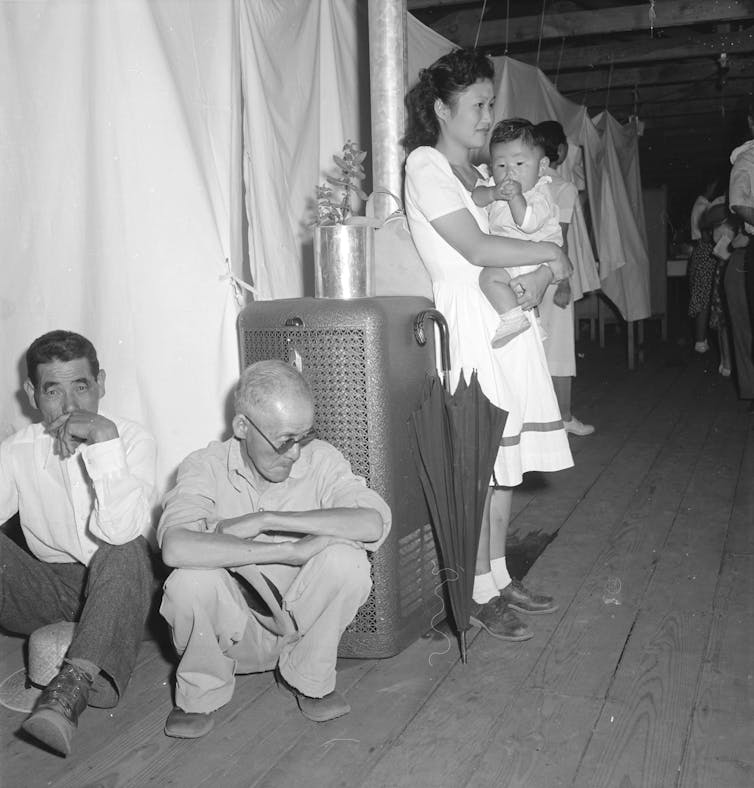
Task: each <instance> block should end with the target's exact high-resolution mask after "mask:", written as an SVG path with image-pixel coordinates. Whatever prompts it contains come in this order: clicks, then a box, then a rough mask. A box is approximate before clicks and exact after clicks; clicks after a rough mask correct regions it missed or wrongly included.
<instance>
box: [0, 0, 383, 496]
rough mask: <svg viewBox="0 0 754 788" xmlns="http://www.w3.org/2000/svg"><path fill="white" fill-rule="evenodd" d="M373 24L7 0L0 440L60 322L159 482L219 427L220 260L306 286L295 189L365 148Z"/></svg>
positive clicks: (341, 14)
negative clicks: (147, 442)
mask: <svg viewBox="0 0 754 788" xmlns="http://www.w3.org/2000/svg"><path fill="white" fill-rule="evenodd" d="M367 40H368V39H367V30H366V7H365V4H363V3H359V2H358V1H357V0H318V2H311V1H310V0H212V1H211V2H208V0H107V2H91V0H13V2H10V1H9V0H0V106H2V107H3V112H2V113H1V114H0V144H1V146H2V151H3V156H2V159H1V160H0V168H2V169H1V170H0V173H1V174H2V182H1V183H0V255H1V259H2V261H3V262H2V268H0V277H1V279H0V369H1V370H2V378H1V379H2V380H3V389H2V391H0V438H2V437H4V436H5V435H7V434H9V433H10V432H12V431H13V430H14V429H17V428H18V427H20V426H22V425H23V424H24V423H26V422H27V421H28V420H29V418H33V416H34V414H33V413H32V412H30V411H29V409H28V408H26V407H25V406H24V405H23V398H22V397H20V396H19V395H18V391H19V389H20V385H21V376H22V374H23V372H24V363H23V353H24V351H25V350H26V348H27V347H28V345H29V343H30V342H31V340H32V339H34V338H35V337H36V336H38V335H40V334H42V333H44V332H46V331H48V330H50V329H52V328H67V329H71V330H74V331H79V332H81V333H83V334H85V335H86V336H88V337H89V338H90V339H92V341H93V342H94V343H95V345H96V347H97V348H98V351H99V353H100V358H101V361H102V364H103V367H104V368H105V369H106V370H107V372H108V381H107V395H106V398H105V400H104V401H103V403H102V408H103V410H107V409H110V410H111V411H112V412H114V413H118V414H121V415H123V416H126V417H129V418H133V419H136V420H138V421H141V422H142V423H144V424H145V425H146V426H147V427H148V428H149V429H150V430H152V431H153V432H154V433H155V435H156V437H157V442H158V446H159V469H158V470H159V480H158V481H159V483H160V486H161V487H164V486H165V485H166V483H167V482H168V480H169V477H170V475H171V474H172V472H173V471H174V469H175V467H176V465H177V464H178V462H180V460H181V459H183V457H184V456H186V454H188V453H189V452H190V451H192V450H194V449H196V448H198V447H200V446H203V445H205V444H206V443H207V442H208V441H210V440H213V439H216V438H218V437H220V436H221V435H222V434H223V433H224V432H225V431H226V428H227V406H228V404H229V398H228V394H229V392H230V389H231V387H232V384H233V382H234V381H235V380H236V378H237V375H238V345H237V339H236V329H235V321H236V317H237V312H238V306H239V304H238V302H237V300H236V298H235V295H234V289H233V287H232V286H231V280H230V278H229V275H230V274H232V275H233V276H234V277H237V278H239V279H246V280H248V279H251V281H252V283H253V285H254V286H255V288H256V291H257V297H258V298H283V297H296V296H301V295H303V294H304V288H305V284H306V279H307V275H306V274H307V270H308V269H311V259H310V258H308V259H307V257H306V246H307V235H308V231H307V230H306V227H305V224H306V219H307V203H308V200H309V199H310V198H311V197H313V195H314V187H315V185H316V184H317V183H319V182H321V181H322V180H323V173H324V171H325V170H329V168H330V166H331V164H332V158H331V157H332V154H333V153H336V152H338V151H339V150H340V148H341V147H342V145H343V143H344V142H345V141H346V139H349V138H350V139H352V140H355V141H357V142H359V143H360V144H363V145H364V146H365V147H368V144H369V140H368V138H367V139H364V140H362V139H360V128H362V127H364V126H365V127H366V128H367V130H368V122H367V123H366V124H364V123H363V122H361V121H360V120H359V118H360V117H363V116H364V107H367V108H368V106H369V94H368V90H366V88H365V86H366V85H368V48H367ZM242 140H243V145H245V147H244V148H243V149H242ZM243 181H245V190H246V191H245V203H246V204H245V208H246V211H247V214H246V215H247V218H248V227H247V241H248V248H249V254H248V265H245V264H244V260H243V252H242V249H243V236H244V228H243V226H242V224H243V223H242V216H243V210H244V183H243ZM309 254H311V250H310V249H309ZM307 266H308V269H307Z"/></svg>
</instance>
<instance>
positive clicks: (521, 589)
mask: <svg viewBox="0 0 754 788" xmlns="http://www.w3.org/2000/svg"><path fill="white" fill-rule="evenodd" d="M500 596H501V598H502V599H504V600H505V601H506V602H507V603H508V607H511V608H513V610H517V611H518V612H519V613H528V614H529V615H537V614H538V613H554V612H555V611H556V610H557V609H558V603H557V602H555V600H554V599H553V598H552V597H551V596H547V595H546V594H535V593H534V592H533V591H530V590H529V589H528V588H526V586H525V585H524V584H523V583H522V582H521V581H520V580H511V582H510V583H509V584H508V585H507V586H506V587H505V588H504V589H503V590H502V591H501V592H500Z"/></svg>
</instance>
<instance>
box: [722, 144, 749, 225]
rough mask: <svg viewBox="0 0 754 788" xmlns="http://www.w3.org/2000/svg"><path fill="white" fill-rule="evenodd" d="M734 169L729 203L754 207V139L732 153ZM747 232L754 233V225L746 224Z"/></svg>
mask: <svg viewBox="0 0 754 788" xmlns="http://www.w3.org/2000/svg"><path fill="white" fill-rule="evenodd" d="M730 162H731V164H732V165H733V169H732V170H731V171H730V182H729V183H728V205H731V206H733V205H743V206H746V207H748V208H754V140H749V142H746V143H744V144H743V145H740V146H739V147H738V148H736V149H735V150H734V151H733V153H731V154H730ZM744 226H745V227H746V232H747V233H749V234H752V235H754V225H751V224H749V223H748V222H747V223H746V224H745V225H744Z"/></svg>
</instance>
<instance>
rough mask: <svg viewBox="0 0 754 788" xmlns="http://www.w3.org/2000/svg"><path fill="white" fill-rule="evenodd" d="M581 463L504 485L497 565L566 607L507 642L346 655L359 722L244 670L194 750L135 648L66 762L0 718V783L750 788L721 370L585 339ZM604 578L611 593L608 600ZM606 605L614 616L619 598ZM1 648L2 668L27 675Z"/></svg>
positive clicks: (161, 666) (753, 775)
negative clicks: (311, 716)
mask: <svg viewBox="0 0 754 788" xmlns="http://www.w3.org/2000/svg"><path fill="white" fill-rule="evenodd" d="M582 350H583V352H584V354H585V357H584V358H583V359H581V360H580V362H579V364H580V373H581V374H580V376H579V378H577V379H576V382H575V384H574V412H575V413H576V415H577V416H578V417H579V418H580V419H582V420H583V421H586V422H591V423H594V424H595V425H596V426H597V428H598V429H597V432H596V433H595V434H594V435H592V436H589V437H585V438H578V437H572V438H571V446H572V450H573V454H574V460H575V465H574V467H573V468H571V469H568V470H566V471H563V472H560V473H557V474H529V475H528V476H527V478H526V479H525V483H524V485H522V487H521V488H520V489H518V490H517V491H516V492H515V494H514V500H513V512H514V521H513V525H512V529H511V535H510V550H511V555H512V556H516V560H517V561H518V559H519V558H520V563H517V566H520V567H521V568H523V570H525V569H526V568H528V566H529V565H530V564H531V562H532V561H533V560H534V558H535V557H536V553H537V552H538V551H539V550H541V549H542V548H543V547H544V546H545V545H546V548H545V549H544V552H543V553H542V554H541V555H539V557H538V558H536V561H535V562H534V564H533V567H532V568H531V570H530V571H529V573H528V575H527V584H530V585H532V586H533V587H535V588H542V589H543V590H548V591H550V592H551V593H555V594H556V595H557V598H558V601H559V603H560V608H559V610H558V611H557V612H556V613H555V614H553V615H548V616H537V617H530V618H529V619H528V622H529V623H530V625H531V626H532V629H533V630H534V632H535V636H534V637H533V638H532V639H531V640H530V641H527V642H525V643H521V644H507V643H502V642H500V641H497V640H495V639H493V638H491V637H490V636H489V635H487V634H486V633H484V632H481V633H480V632H479V631H478V630H476V629H472V630H471V632H470V646H469V661H468V663H467V664H465V665H464V664H461V663H460V662H459V660H458V647H457V643H456V641H455V638H452V639H449V638H448V630H447V628H446V625H445V624H443V625H440V626H439V627H438V629H437V631H435V632H431V633H429V634H428V635H427V636H425V637H421V638H418V639H417V640H416V641H415V642H414V643H412V644H411V645H410V646H409V647H408V648H407V649H405V650H404V651H403V652H402V653H401V654H399V655H397V656H395V657H392V658H390V659H385V660H341V663H340V667H339V680H338V683H339V687H340V688H341V689H342V690H343V691H344V692H345V693H346V696H347V698H348V699H349V702H350V703H351V705H352V708H353V710H352V712H351V714H349V715H347V716H346V717H343V718H341V719H339V720H335V721H333V722H330V723H326V724H322V725H317V724H314V723H310V722H308V721H307V720H305V719H304V718H303V717H302V716H301V714H300V713H299V711H298V708H297V706H296V703H295V700H294V699H293V697H292V696H291V695H290V694H288V693H287V692H286V691H285V690H283V689H281V688H279V687H278V686H277V685H276V684H275V682H274V679H273V677H272V675H271V674H261V675H255V676H240V677H238V681H237V687H236V692H235V694H234V697H233V700H232V701H231V702H230V703H229V704H228V705H227V706H226V707H224V708H223V709H221V710H220V711H219V712H218V713H217V715H216V718H217V719H216V725H215V728H214V729H213V731H212V732H211V733H210V734H208V735H207V736H206V737H205V738H204V739H202V740H199V741H180V740H175V739H169V738H167V737H165V736H164V734H163V730H162V729H163V725H164V721H165V717H166V715H167V713H168V711H169V710H170V708H171V705H172V702H171V695H172V692H171V690H172V682H173V672H174V659H173V658H172V655H171V654H170V649H169V647H168V646H165V644H163V645H162V646H160V645H158V643H157V642H154V641H147V642H145V643H144V644H143V646H142V650H141V653H140V657H139V664H138V666H137V669H136V671H135V674H134V676H133V679H132V681H131V685H130V687H129V689H128V692H127V693H126V696H125V698H124V700H123V701H122V703H121V704H120V705H119V706H118V707H117V708H116V709H112V710H100V709H89V710H87V712H86V713H85V714H84V715H83V716H82V718H81V723H80V730H79V731H78V733H77V736H76V739H75V749H74V753H73V754H72V755H71V756H70V757H69V758H67V759H63V758H60V757H58V756H56V755H54V754H52V753H48V752H45V751H43V750H41V749H39V748H37V747H36V746H34V745H33V744H31V743H30V742H28V741H26V740H24V739H23V738H22V737H21V736H19V734H18V729H19V726H20V723H21V721H22V720H23V715H22V714H17V713H13V712H9V711H8V712H6V711H4V712H3V714H2V715H0V720H1V722H0V746H2V765H1V766H0V777H1V779H0V785H2V786H3V788H16V787H17V786H22V788H27V786H28V788H36V786H54V787H55V788H63V787H64V786H76V788H83V787H84V786H108V788H116V786H181V787H182V788H194V786H210V785H212V786H222V788H225V786H229V787H232V786H238V787H239V788H242V787H243V788H250V787H251V786H256V787H257V788H261V787H262V786H264V787H265V788H279V787H282V788H297V787H298V786H313V787H314V788H318V787H319V786H322V787H323V788H325V787H326V788H329V787H330V786H344V787H346V788H348V787H349V786H354V787H356V786H358V787H359V788H360V787H361V786H364V787H365V788H384V787H385V786H406V787H408V786H419V788H422V787H423V786H427V788H430V786H431V787H432V788H445V787H446V786H447V788H462V787H463V786H473V787H474V788H488V787H489V788H497V787H498V786H501V787H502V786H520V787H521V788H524V787H526V788H556V787H557V786H568V787H569V788H586V787H587V786H596V787H597V788H611V786H615V787H616V788H629V787H630V788H639V786H647V788H649V787H650V786H651V787H652V788H655V787H656V788H692V786H693V787H694V788H697V787H698V788H738V787H739V786H741V788H743V786H750V785H752V784H754V691H753V688H752V683H753V681H754V679H753V678H752V676H753V674H754V666H753V665H752V655H753V654H754V640H753V637H754V636H753V634H752V633H754V549H753V548H754V522H753V521H752V512H753V511H754V429H753V428H752V427H753V423H754V419H753V418H752V417H751V416H749V415H747V413H746V408H745V405H744V404H743V403H741V402H739V401H738V400H737V399H736V397H735V393H734V391H733V388H732V385H731V382H730V380H726V379H723V378H721V377H719V376H718V375H716V374H714V370H713V369H712V371H710V369H711V368H712V367H714V365H711V364H709V363H707V360H706V359H703V358H700V357H698V356H696V355H695V354H691V353H685V354H684V352H683V351H682V350H679V348H678V347H675V346H672V347H670V346H660V345H659V344H658V345H656V346H649V347H648V348H647V352H646V354H645V363H644V364H642V365H640V366H639V367H638V368H637V369H636V370H635V371H633V372H629V371H628V370H627V369H625V362H624V353H623V344H622V343H621V342H619V341H617V339H614V341H613V342H612V343H611V344H610V343H609V344H608V347H607V348H605V349H600V348H598V347H597V346H596V344H588V343H585V344H583V345H582ZM616 580H619V581H620V588H619V590H616V588H617V584H616ZM616 601H617V602H618V603H619V604H616V603H615V602H616ZM22 646H23V641H22V640H21V639H18V638H10V637H0V673H1V674H2V675H1V676H0V678H1V677H4V676H5V675H8V673H10V672H12V671H13V670H14V669H16V668H18V667H20V666H21V665H22V664H23V653H22Z"/></svg>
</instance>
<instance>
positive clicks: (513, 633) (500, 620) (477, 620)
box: [469, 596, 533, 641]
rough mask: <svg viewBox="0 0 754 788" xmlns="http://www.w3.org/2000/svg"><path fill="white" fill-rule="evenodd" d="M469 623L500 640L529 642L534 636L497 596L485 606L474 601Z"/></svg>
mask: <svg viewBox="0 0 754 788" xmlns="http://www.w3.org/2000/svg"><path fill="white" fill-rule="evenodd" d="M469 622H470V623H472V624H474V626H477V627H481V628H482V629H485V630H487V632H489V633H490V635H492V637H495V638H499V639H500V640H513V641H521V640H528V639H529V638H530V637H532V634H533V633H532V632H531V631H530V630H529V628H528V627H527V626H526V624H524V622H523V621H521V619H520V618H519V617H518V616H517V615H516V614H515V613H514V612H513V611H512V610H511V609H510V607H509V606H508V603H507V602H506V601H505V600H504V599H503V598H502V597H501V596H496V597H494V598H493V599H490V601H489V602H485V603H484V604H483V605H482V604H480V603H479V602H474V601H472V603H471V615H470V616H469Z"/></svg>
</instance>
